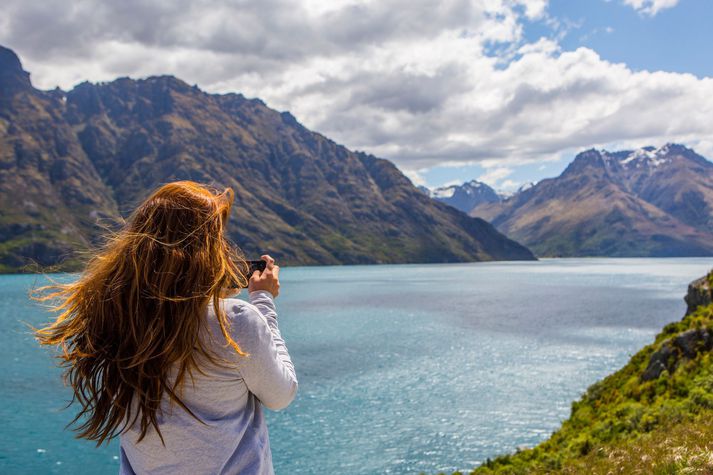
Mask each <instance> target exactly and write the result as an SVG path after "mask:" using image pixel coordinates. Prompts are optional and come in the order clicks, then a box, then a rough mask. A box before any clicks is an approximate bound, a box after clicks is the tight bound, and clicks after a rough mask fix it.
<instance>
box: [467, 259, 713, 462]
mask: <svg viewBox="0 0 713 475" xmlns="http://www.w3.org/2000/svg"><path fill="white" fill-rule="evenodd" d="M707 280H708V282H711V283H713V272H711V273H709V274H708V278H707ZM711 349H713V304H709V305H705V306H699V307H698V308H697V309H696V310H695V311H694V312H693V313H691V314H690V315H687V316H686V317H684V318H683V320H681V321H678V322H674V323H671V324H669V325H667V326H666V327H664V329H663V331H662V332H661V333H660V334H659V335H657V337H656V340H655V341H654V343H652V344H651V345H648V346H646V347H645V348H643V349H642V350H641V351H639V352H638V353H637V354H636V355H634V356H633V357H632V358H631V360H630V361H629V363H628V364H627V365H626V366H624V367H623V368H622V369H620V370H619V371H617V372H616V373H614V374H612V375H610V376H608V377H607V378H605V379H603V380H602V381H600V382H598V383H596V384H594V385H592V386H591V387H590V388H589V389H588V390H587V392H586V393H585V394H584V396H583V397H582V398H581V399H580V400H579V401H576V402H574V403H573V404H572V413H571V416H570V418H569V419H568V420H566V421H565V422H564V423H563V424H562V427H561V428H560V429H559V430H558V431H557V432H555V433H554V434H553V435H552V436H551V437H550V438H549V439H548V440H546V441H545V442H543V443H541V444H540V445H538V446H536V447H534V448H531V449H526V450H522V451H518V452H517V453H515V454H512V455H504V456H500V457H498V458H496V459H494V460H488V461H487V462H486V463H484V464H483V465H482V466H480V467H478V468H476V469H475V470H473V471H472V472H471V474H472V475H490V474H498V475H503V474H508V475H515V474H529V473H601V474H608V473H646V474H649V473H652V474H675V473H709V474H713V427H711V424H710V421H711V420H713V355H712V354H711ZM652 356H653V359H654V360H657V361H662V362H663V363H662V366H661V368H660V371H659V372H656V371H654V372H653V373H652V372H651V369H650V368H651V367H652V366H654V365H653V364H652V363H651V362H652ZM664 366H665V369H664ZM645 373H646V374H647V376H644V375H645ZM657 373H660V374H657Z"/></svg>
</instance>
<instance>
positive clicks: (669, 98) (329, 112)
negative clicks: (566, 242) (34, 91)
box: [0, 0, 713, 191]
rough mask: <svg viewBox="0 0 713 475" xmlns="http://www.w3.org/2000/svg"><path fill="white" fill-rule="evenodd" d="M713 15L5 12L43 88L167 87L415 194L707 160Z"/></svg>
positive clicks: (712, 106) (367, 3)
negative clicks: (379, 169)
mask: <svg viewBox="0 0 713 475" xmlns="http://www.w3.org/2000/svg"><path fill="white" fill-rule="evenodd" d="M710 25H713V0H330V1H329V2H325V1H324V0H260V1H254V2H235V1H230V0H202V1H201V2H195V1H192V0H173V1H171V2H155V1H152V0H133V1H131V2H105V1H103V0H84V1H82V2H75V3H73V4H72V8H67V7H66V0H43V1H42V2H40V1H32V0H3V15H0V44H2V45H3V46H6V47H9V48H12V49H13V50H14V51H16V52H17V53H18V55H19V56H20V58H21V60H22V63H23V66H24V68H25V69H26V70H28V71H29V72H30V73H31V79H32V81H33V84H34V85H35V86H37V87H40V88H42V89H53V88H54V87H56V86H59V87H61V88H63V89H65V90H69V89H71V88H72V87H74V86H75V85H76V84H78V83H80V82H82V81H85V80H89V81H94V82H96V81H111V80H113V79H116V78H117V77H122V76H130V77H134V78H140V77H147V76H152V75H159V74H172V75H174V76H177V77H178V78H181V79H183V80H184V81H186V82H188V83H189V84H196V85H198V86H199V87H200V88H201V89H203V90H205V91H207V92H211V93H227V92H239V93H242V94H244V95H245V96H247V97H257V98H260V99H262V100H263V101H264V102H265V103H266V104H267V105H268V106H269V107H272V108H273V109H276V110H278V111H290V112H291V113H292V114H293V115H294V116H295V117H296V118H297V120H298V121H299V122H300V123H302V124H303V125H304V126H306V127H307V128H309V129H310V130H313V131H316V132H319V133H321V134H323V135H325V136H326V137H329V138H330V139H332V140H334V141H335V142H337V143H340V144H343V145H345V146H347V147H348V148H350V149H352V150H360V151H365V152H368V153H371V154H373V155H376V156H378V157H382V158H386V159H389V160H391V161H392V162H394V163H395V164H396V165H397V166H398V167H399V168H400V169H401V170H402V171H403V172H404V173H405V174H406V175H407V176H408V177H409V178H410V179H411V180H412V181H413V182H414V183H415V184H425V185H428V186H430V187H437V186H441V185H444V184H451V183H455V182H464V181H468V180H470V179H479V180H481V181H485V182H486V183H488V184H489V185H491V186H493V187H494V188H496V189H499V190H504V191H513V190H515V189H517V188H518V187H519V186H520V185H522V184H523V183H525V182H528V181H538V180H540V179H542V178H545V177H551V176H556V175H558V174H559V173H560V172H561V171H562V170H563V169H564V168H565V167H566V165H567V164H568V163H569V162H570V161H571V160H572V159H573V158H574V156H575V155H576V154H577V153H578V152H580V151H582V150H586V149H589V148H593V147H594V148H606V149H608V150H621V149H632V148H638V147H642V146H646V145H653V146H660V145H663V144H665V143H668V142H676V143H683V144H684V145H687V146H689V147H692V148H694V149H695V150H696V151H697V152H699V153H700V154H702V155H703V156H706V157H708V158H713V61H711V60H712V59H713V54H711V47H710V45H712V44H713V28H711V27H710Z"/></svg>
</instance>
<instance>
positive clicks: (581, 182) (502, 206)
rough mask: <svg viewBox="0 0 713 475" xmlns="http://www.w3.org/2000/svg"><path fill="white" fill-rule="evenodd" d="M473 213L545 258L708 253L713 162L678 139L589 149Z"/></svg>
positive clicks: (712, 244)
mask: <svg viewBox="0 0 713 475" xmlns="http://www.w3.org/2000/svg"><path fill="white" fill-rule="evenodd" d="M470 214H471V215H473V216H479V217H482V218H484V219H487V220H489V221H491V222H492V223H493V224H494V225H495V226H496V227H497V228H498V229H499V230H501V231H502V232H504V233H506V234H508V235H510V236H512V237H513V238H515V239H519V240H521V242H523V243H525V244H526V245H529V246H531V248H532V249H533V250H534V251H535V253H536V254H537V255H539V256H710V255H713V163H711V162H709V161H708V160H706V159H705V158H703V157H701V156H700V155H698V154H696V153H695V152H694V151H693V150H690V149H688V148H686V147H684V146H682V145H676V144H668V145H665V146H663V147H661V148H658V149H656V148H654V147H645V148H642V149H639V150H635V151H623V152H614V153H610V152H606V151H597V150H588V151H586V152H582V153H580V154H579V155H577V157H576V158H575V159H574V161H573V162H572V163H571V164H570V165H569V166H568V167H567V169H566V170H565V171H564V172H562V174H561V175H560V176H559V177H557V178H550V179H546V180H542V181H540V182H539V183H537V184H536V185H534V186H533V187H531V188H529V189H527V190H525V191H523V192H521V193H518V194H516V195H515V196H513V197H511V198H509V199H507V200H505V201H503V202H501V203H496V204H485V205H479V206H477V207H476V208H475V209H473V210H472V211H471V213H470Z"/></svg>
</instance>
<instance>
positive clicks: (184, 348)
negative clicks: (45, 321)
mask: <svg viewBox="0 0 713 475" xmlns="http://www.w3.org/2000/svg"><path fill="white" fill-rule="evenodd" d="M233 199H234V196H233V191H232V190H231V189H230V188H228V189H226V190H225V191H223V192H222V193H219V192H217V191H215V190H209V189H208V188H206V187H204V186H202V185H199V184H198V183H194V182H190V181H179V182H174V183H169V184H166V185H164V186H161V187H160V188H158V189H157V190H156V191H154V193H153V194H151V196H149V197H148V198H147V199H146V200H145V201H144V202H143V203H142V204H141V205H140V206H139V207H138V208H137V209H136V210H135V211H134V212H133V214H132V215H131V216H130V217H129V219H128V220H127V221H126V222H125V225H124V226H123V227H122V228H121V229H120V230H119V231H117V232H116V233H113V234H112V235H110V236H109V237H108V239H107V241H106V243H105V244H104V246H103V247H102V248H101V249H100V250H99V252H98V253H96V254H95V255H94V256H93V257H92V258H91V259H90V260H89V261H88V262H87V265H86V268H85V270H84V272H83V273H82V274H81V276H80V277H79V279H78V280H76V281H74V282H72V283H67V284H62V283H54V284H53V285H47V286H44V287H40V288H38V289H35V290H34V294H33V295H32V298H33V299H35V300H38V301H50V302H51V303H50V309H51V310H52V311H55V312H57V313H59V315H58V316H57V318H56V320H55V321H54V323H51V324H50V325H48V326H46V327H44V328H40V329H35V336H36V338H37V339H38V340H39V342H40V343H41V344H43V345H53V346H59V347H61V354H60V355H59V358H60V360H61V366H62V367H64V368H65V372H64V380H65V383H66V384H69V385H71V387H72V389H73V391H74V396H73V399H72V401H71V402H70V404H72V403H75V402H78V403H79V404H80V405H81V410H80V411H79V413H78V414H77V416H76V417H75V418H74V420H73V421H72V422H71V423H70V425H75V424H76V427H75V428H74V430H75V431H77V432H78V434H77V437H78V438H86V439H89V440H94V441H96V442H97V446H99V445H101V444H102V443H103V442H104V441H108V440H111V439H112V438H114V437H116V436H117V435H119V434H120V433H122V432H123V431H124V430H125V429H126V428H128V427H131V426H133V425H134V424H135V423H136V421H137V420H138V421H139V423H140V435H139V439H138V440H139V441H140V440H142V439H143V438H144V437H145V436H146V434H147V431H148V430H149V429H150V427H151V426H153V428H155V429H156V431H157V432H158V435H159V437H161V440H162V441H163V436H162V435H161V431H160V430H159V427H158V423H157V412H158V411H160V406H161V400H162V397H163V396H164V393H166V394H167V395H168V397H169V398H170V400H171V401H173V402H175V403H176V404H178V405H179V406H181V407H182V408H183V409H185V410H186V411H188V412H189V413H190V414H191V415H193V417H196V416H195V415H194V414H193V413H192V412H191V411H190V409H189V408H188V407H186V405H185V404H184V403H183V402H182V401H181V399H180V396H179V393H180V388H179V385H180V384H181V383H182V382H183V381H184V379H185V376H186V374H188V375H189V376H190V377H192V370H194V369H197V370H198V371H200V368H198V362H199V360H200V356H205V357H206V358H207V359H208V360H209V361H213V362H218V361H217V357H216V356H215V354H212V352H211V351H209V350H208V349H207V348H206V347H205V345H204V343H203V342H201V339H200V338H199V332H200V330H201V327H202V325H204V324H205V323H206V322H205V320H206V318H205V317H206V309H207V306H208V304H209V303H210V302H212V303H213V306H214V308H215V313H216V315H217V318H218V322H219V324H220V328H221V330H222V334H223V336H224V337H225V343H226V346H227V345H230V346H232V348H233V349H234V350H235V351H236V352H237V353H238V354H239V355H246V353H244V352H243V351H242V350H241V349H240V347H239V346H238V344H237V343H236V342H235V341H234V340H233V339H232V338H231V336H230V332H229V321H228V319H227V316H226V315H225V312H224V311H223V310H222V309H221V306H220V305H219V299H220V298H222V297H224V296H225V295H226V294H227V292H228V289H229V288H231V287H233V286H235V285H238V286H240V287H245V286H246V285H247V277H246V276H245V275H244V273H243V271H242V269H245V268H246V267H245V261H244V259H243V257H242V255H241V253H240V252H239V251H238V250H237V249H236V248H234V247H233V246H231V245H230V243H229V242H228V241H227V240H226V238H225V235H224V230H225V226H226V222H227V220H228V216H229V215H230V209H231V206H232V203H233ZM174 365H175V366H174ZM172 366H173V367H174V371H175V369H177V373H171V368H172ZM170 374H174V375H176V377H175V379H174V378H173V377H171V380H169V375H170ZM132 400H133V403H132ZM159 413H160V412H159Z"/></svg>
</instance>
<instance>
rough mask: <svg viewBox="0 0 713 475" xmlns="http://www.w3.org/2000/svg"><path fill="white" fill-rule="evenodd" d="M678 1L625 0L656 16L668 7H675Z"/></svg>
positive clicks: (641, 10)
mask: <svg viewBox="0 0 713 475" xmlns="http://www.w3.org/2000/svg"><path fill="white" fill-rule="evenodd" d="M678 2H679V0H624V4H626V5H629V6H630V7H632V8H634V9H635V10H636V11H638V12H640V13H643V14H645V15H650V16H654V15H656V14H657V13H658V12H660V11H661V10H664V9H666V8H673V7H675V6H676V4H677V3H678Z"/></svg>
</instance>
